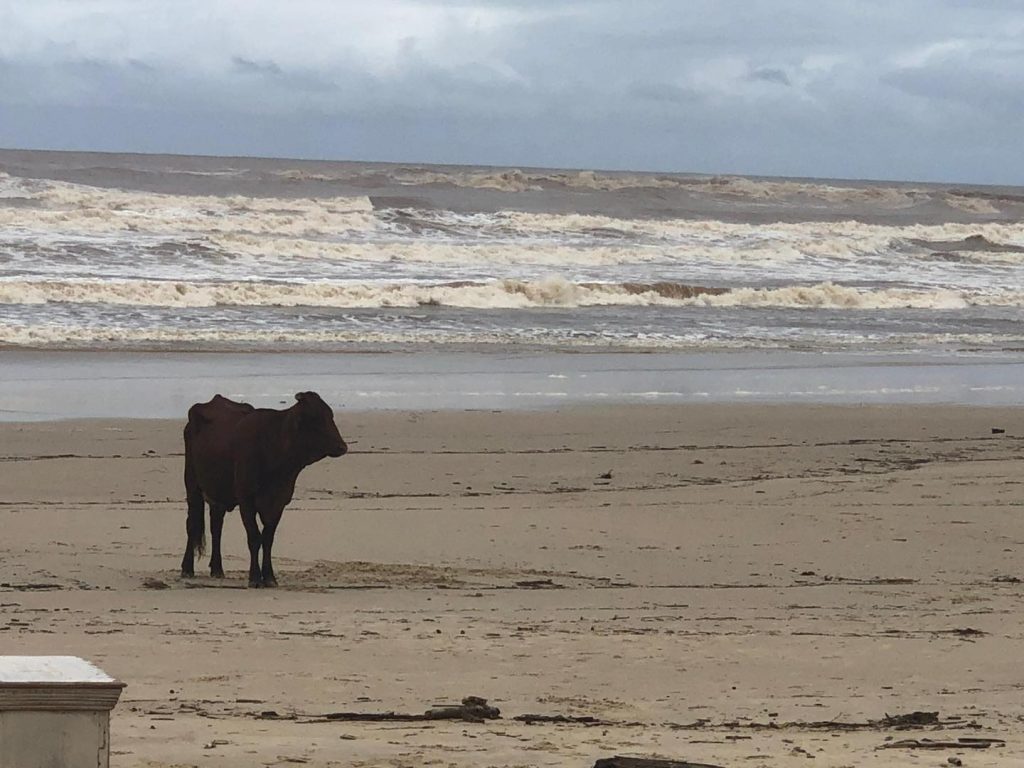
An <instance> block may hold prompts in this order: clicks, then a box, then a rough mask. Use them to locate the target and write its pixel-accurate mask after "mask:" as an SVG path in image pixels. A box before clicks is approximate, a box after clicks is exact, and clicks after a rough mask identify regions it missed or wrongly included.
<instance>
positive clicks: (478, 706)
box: [303, 696, 501, 723]
mask: <svg viewBox="0 0 1024 768" xmlns="http://www.w3.org/2000/svg"><path fill="white" fill-rule="evenodd" d="M500 717H501V711H500V710H499V709H498V708H497V707H492V706H489V705H488V704H487V699H482V698H480V697H479V696H467V697H466V698H464V699H463V700H462V703H461V704H440V705H438V706H436V707H432V708H431V709H428V710H427V711H426V712H424V713H423V714H421V715H414V714H404V713H401V712H327V713H326V714H323V715H312V716H310V717H309V718H308V719H304V720H303V722H307V723H330V722H336V721H341V722H362V723H378V722H398V723H416V722H422V721H424V720H463V721H465V722H469V723H482V722H483V721H484V720H496V719H498V718H500Z"/></svg>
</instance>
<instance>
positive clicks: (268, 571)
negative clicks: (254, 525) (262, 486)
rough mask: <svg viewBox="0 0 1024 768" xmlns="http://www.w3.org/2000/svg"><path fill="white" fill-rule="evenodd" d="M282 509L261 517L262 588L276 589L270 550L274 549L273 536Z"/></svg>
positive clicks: (282, 511) (279, 520)
mask: <svg viewBox="0 0 1024 768" xmlns="http://www.w3.org/2000/svg"><path fill="white" fill-rule="evenodd" d="M283 513H284V510H283V509H278V510H271V511H269V512H267V513H265V514H263V515H261V517H262V518H263V570H262V575H263V586H265V587H276V586H277V579H276V578H275V577H274V563H273V561H272V560H271V554H270V553H271V550H273V548H274V534H275V533H276V532H277V524H278V523H280V522H281V515H282V514H283Z"/></svg>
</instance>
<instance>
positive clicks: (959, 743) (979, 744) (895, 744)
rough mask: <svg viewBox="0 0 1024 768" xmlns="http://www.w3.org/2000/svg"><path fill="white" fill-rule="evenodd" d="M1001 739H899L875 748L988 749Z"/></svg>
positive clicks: (1000, 745) (1003, 742) (999, 743)
mask: <svg viewBox="0 0 1024 768" xmlns="http://www.w3.org/2000/svg"><path fill="white" fill-rule="evenodd" d="M1005 744H1006V742H1005V741H1004V740H1003V739H977V738H969V737H966V736H965V737H963V738H959V739H957V740H956V741H933V740H932V739H901V740H900V741H892V742H889V743H888V744H882V745H881V746H880V747H877V749H988V748H989V747H1002V746H1004V745H1005Z"/></svg>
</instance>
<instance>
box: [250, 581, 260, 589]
mask: <svg viewBox="0 0 1024 768" xmlns="http://www.w3.org/2000/svg"><path fill="white" fill-rule="evenodd" d="M262 586H263V582H262V581H256V580H255V579H249V589H259V588H260V587H262Z"/></svg>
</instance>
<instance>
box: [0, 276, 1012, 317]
mask: <svg viewBox="0 0 1024 768" xmlns="http://www.w3.org/2000/svg"><path fill="white" fill-rule="evenodd" d="M55 302H59V303H70V304H96V303H101V304H114V305H128V306H155V307H213V306H240V307H270V306H279V307H303V306H306V307H336V308H339V309H344V308H373V307H416V306H448V307H466V308H475V309H525V308H537V307H594V306H638V307H639V306H678V307H685V306H689V307H701V306H706V307H783V308H821V309H848V310H877V309H899V308H912V309H963V308H966V307H970V306H1004V307H1020V306H1024V291H1022V290H1012V289H1008V290H1005V291H1002V292H999V293H985V294H972V293H969V292H964V291H959V292H958V291H951V290H945V289H939V290H908V289H901V288H888V289H875V290H872V289H868V288H857V287H850V286H842V285H836V284H834V283H819V284H815V285H790V286H782V287H776V288H734V289H730V290H725V289H708V288H704V287H699V286H688V285H685V284H679V283H653V284H643V283H625V284H619V283H609V284H601V283H577V282H571V281H568V280H566V279H564V278H561V277H558V276H550V277H547V278H545V279H542V280H536V281H525V280H511V279H505V280H494V281H489V282H482V283H477V282H472V283H467V282H462V283H440V284H434V285H429V284H409V283H390V284H389V283H353V282H302V283H267V282H256V281H250V282H207V283H195V282H180V281H179V282H172V281H156V280H89V279H82V280H15V279H6V280H3V281H0V303H2V304H45V303H55Z"/></svg>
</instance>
